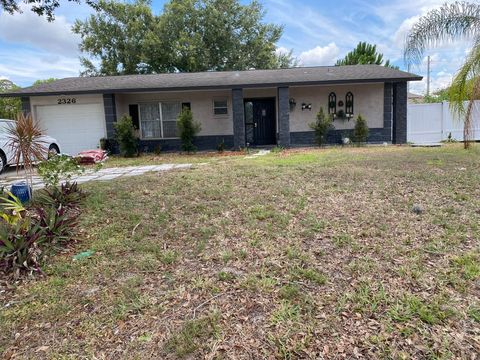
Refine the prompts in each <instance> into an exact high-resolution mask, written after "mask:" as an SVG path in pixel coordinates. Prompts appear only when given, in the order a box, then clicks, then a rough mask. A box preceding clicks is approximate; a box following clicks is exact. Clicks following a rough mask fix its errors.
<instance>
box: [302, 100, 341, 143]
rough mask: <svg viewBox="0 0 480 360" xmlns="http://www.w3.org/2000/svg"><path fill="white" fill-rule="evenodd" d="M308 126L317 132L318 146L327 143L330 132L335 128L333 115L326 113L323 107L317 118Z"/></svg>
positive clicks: (316, 140)
mask: <svg viewBox="0 0 480 360" xmlns="http://www.w3.org/2000/svg"><path fill="white" fill-rule="evenodd" d="M308 126H310V128H311V129H312V130H313V131H314V132H315V142H316V143H317V145H318V146H322V145H323V144H325V142H326V140H327V134H328V132H329V131H331V130H333V129H335V127H334V126H333V119H332V116H330V115H328V116H327V115H325V112H324V111H323V108H322V107H321V108H320V110H319V111H318V114H317V120H316V121H315V122H313V123H310V124H309V125H308Z"/></svg>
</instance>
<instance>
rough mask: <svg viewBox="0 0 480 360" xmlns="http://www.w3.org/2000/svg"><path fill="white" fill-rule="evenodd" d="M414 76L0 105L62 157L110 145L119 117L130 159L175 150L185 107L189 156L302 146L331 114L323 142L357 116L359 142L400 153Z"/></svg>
mask: <svg viewBox="0 0 480 360" xmlns="http://www.w3.org/2000/svg"><path fill="white" fill-rule="evenodd" d="M414 80H421V77H419V76H416V75H413V74H410V73H406V72H403V71H399V70H395V69H391V68H386V67H383V66H378V65H353V66H338V67H337V66H332V67H310V68H291V69H278V70H249V71H228V72H202V73H171V74H156V75H127V76H105V77H77V78H66V79H61V80H57V81H55V82H52V83H48V84H42V85H38V86H34V87H29V88H24V89H20V90H17V91H15V92H11V93H8V94H0V96H17V97H18V96H20V97H21V98H22V107H23V111H28V112H31V113H32V114H33V116H34V118H36V119H37V120H39V121H40V123H41V125H42V126H43V128H44V129H46V131H47V133H48V134H49V135H51V136H53V137H55V138H57V140H58V141H59V142H60V145H61V147H62V149H61V150H62V152H66V153H70V154H75V153H77V152H78V151H81V150H86V149H91V148H97V147H98V144H99V140H100V139H101V138H108V139H113V138H114V135H115V130H114V124H115V122H116V121H117V119H119V117H121V116H122V115H124V114H128V115H130V116H131V117H132V119H133V122H134V125H135V126H136V127H137V128H138V129H139V135H140V150H147V151H152V150H154V149H157V148H158V147H159V146H160V147H161V149H162V150H178V149H179V147H180V140H179V139H178V137H177V133H176V120H177V117H178V115H179V113H180V111H181V109H182V107H184V106H187V107H189V108H191V110H192V113H193V116H194V119H195V120H196V121H198V122H200V123H201V127H202V130H201V131H200V133H199V134H198V136H197V138H196V140H195V142H196V145H197V147H198V148H199V149H201V150H204V149H215V148H216V147H217V145H218V144H219V143H221V142H224V144H225V147H226V148H237V149H238V148H243V147H245V146H268V145H279V146H283V147H289V146H298V145H310V144H313V142H314V134H313V131H312V130H311V129H310V127H309V124H310V123H312V122H314V121H315V119H316V114H317V112H318V111H319V109H320V107H323V109H324V111H325V112H327V113H330V114H335V121H334V126H335V130H333V131H332V132H331V134H330V135H329V137H328V142H331V143H337V142H339V141H340V139H341V137H342V136H348V135H349V134H350V133H351V131H352V129H353V127H354V124H355V121H354V119H355V118H356V117H357V116H358V115H359V114H361V115H362V116H363V117H364V118H366V120H367V125H368V127H369V128H370V133H369V138H368V141H369V142H372V143H375V142H388V143H395V144H401V143H405V142H406V132H407V82H408V81H414Z"/></svg>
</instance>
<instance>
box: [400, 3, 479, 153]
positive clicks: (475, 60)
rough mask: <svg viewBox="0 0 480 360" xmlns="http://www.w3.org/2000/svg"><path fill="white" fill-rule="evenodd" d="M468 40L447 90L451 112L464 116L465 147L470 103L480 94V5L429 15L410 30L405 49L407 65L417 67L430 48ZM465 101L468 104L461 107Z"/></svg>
mask: <svg viewBox="0 0 480 360" xmlns="http://www.w3.org/2000/svg"><path fill="white" fill-rule="evenodd" d="M463 39H471V40H472V47H471V49H470V51H469V53H468V55H467V58H466V60H465V62H464V64H463V65H462V66H461V67H460V69H459V70H458V72H457V74H456V75H455V77H454V78H453V81H452V85H451V86H450V88H449V91H448V99H449V100H450V109H451V110H452V111H453V112H454V113H457V114H458V115H460V116H463V117H464V129H463V139H464V147H465V148H469V147H470V144H471V142H472V135H473V130H472V126H473V124H472V123H473V122H472V116H471V115H472V110H473V104H474V103H473V101H474V100H475V99H477V98H478V97H479V95H480V75H479V71H480V5H479V4H476V3H468V2H455V3H453V4H445V5H443V6H441V7H440V8H438V9H435V10H432V11H430V12H428V13H427V14H426V15H425V16H422V17H421V18H420V19H419V20H418V21H417V23H415V24H414V25H413V27H412V29H411V30H410V32H409V34H408V36H407V40H406V44H405V49H404V57H405V62H406V63H407V64H419V63H420V62H421V61H422V59H423V55H424V53H425V50H426V49H427V48H430V47H434V46H437V45H439V44H441V43H443V42H445V41H454V40H463ZM465 99H468V100H469V102H468V105H467V106H465V105H464V101H465Z"/></svg>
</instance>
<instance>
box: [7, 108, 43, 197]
mask: <svg viewBox="0 0 480 360" xmlns="http://www.w3.org/2000/svg"><path fill="white" fill-rule="evenodd" d="M7 137H8V140H7V146H8V147H10V149H11V150H12V154H13V158H14V160H15V166H16V167H17V174H18V172H19V169H20V165H23V168H24V171H25V185H26V187H27V189H26V191H27V192H28V197H24V198H23V199H26V200H28V199H30V198H31V197H32V185H33V171H34V169H33V166H34V164H35V163H36V162H39V161H42V160H45V159H46V158H47V154H48V149H47V147H46V145H47V144H46V142H45V140H44V139H43V130H42V129H41V127H40V124H39V123H38V122H37V121H34V120H33V117H32V115H31V114H24V113H19V114H18V115H17V120H16V122H15V125H14V126H11V127H9V128H8V129H7ZM14 185H17V187H18V189H20V188H21V187H22V186H21V185H19V184H14ZM23 187H24V186H23Z"/></svg>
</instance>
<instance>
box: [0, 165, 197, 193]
mask: <svg viewBox="0 0 480 360" xmlns="http://www.w3.org/2000/svg"><path fill="white" fill-rule="evenodd" d="M197 165H198V164H197ZM191 167H192V164H161V165H145V166H125V167H112V168H103V169H100V170H98V171H96V170H93V169H87V170H85V171H84V172H83V173H82V174H81V175H79V176H75V177H73V178H72V181H76V182H77V183H79V184H81V183H85V182H87V181H108V180H112V179H117V178H121V177H130V176H138V175H143V174H145V173H147V172H162V171H168V170H175V169H188V168H191ZM24 178H25V177H24V170H23V169H22V170H20V171H19V173H18V174H17V171H16V169H15V168H14V167H12V168H9V169H7V170H6V171H5V172H4V173H3V174H1V175H0V186H4V187H6V188H9V187H10V186H11V185H12V184H13V183H15V182H21V181H24ZM44 186H45V184H44V183H43V181H42V178H41V177H40V176H38V175H34V177H33V188H34V189H39V188H42V187H44Z"/></svg>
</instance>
